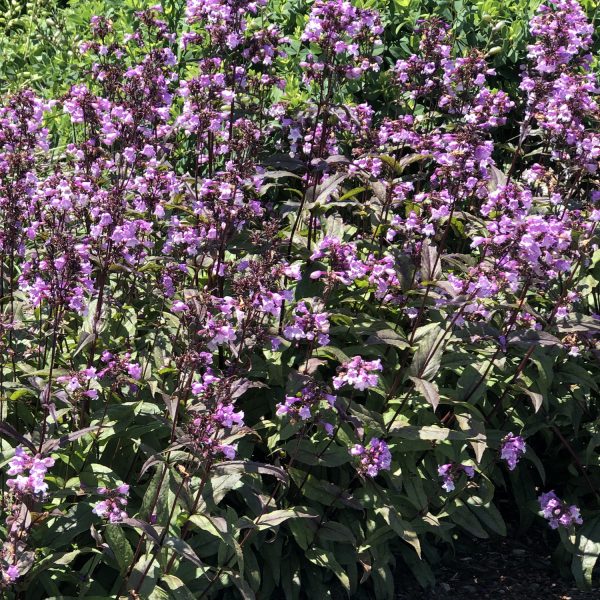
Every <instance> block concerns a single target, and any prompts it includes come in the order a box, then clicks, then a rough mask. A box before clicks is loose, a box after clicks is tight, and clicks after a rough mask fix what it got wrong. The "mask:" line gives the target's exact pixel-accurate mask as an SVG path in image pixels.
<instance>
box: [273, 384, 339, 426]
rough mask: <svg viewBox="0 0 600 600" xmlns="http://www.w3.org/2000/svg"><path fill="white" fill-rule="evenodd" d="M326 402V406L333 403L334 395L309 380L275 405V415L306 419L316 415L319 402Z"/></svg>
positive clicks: (292, 418) (330, 405) (293, 419)
mask: <svg viewBox="0 0 600 600" xmlns="http://www.w3.org/2000/svg"><path fill="white" fill-rule="evenodd" d="M325 402H326V403H327V406H328V407H330V408H331V407H333V406H334V404H335V396H333V395H331V394H328V393H327V392H326V391H325V389H324V388H323V387H322V386H320V385H318V384H317V383H315V382H314V381H311V382H310V383H309V384H308V385H306V386H304V387H303V388H302V390H300V391H299V392H298V393H297V394H295V395H294V396H286V397H285V402H283V403H281V404H278V405H277V410H276V412H275V414H276V415H278V416H280V417H282V416H284V415H286V416H288V417H289V418H290V419H291V420H292V421H296V420H298V419H301V420H302V421H306V420H308V419H310V418H312V417H315V416H316V411H317V410H319V407H320V405H321V404H325Z"/></svg>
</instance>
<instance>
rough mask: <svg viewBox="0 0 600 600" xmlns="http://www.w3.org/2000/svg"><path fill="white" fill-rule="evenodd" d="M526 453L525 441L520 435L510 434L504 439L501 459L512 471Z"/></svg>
mask: <svg viewBox="0 0 600 600" xmlns="http://www.w3.org/2000/svg"><path fill="white" fill-rule="evenodd" d="M526 451H527V446H526V444H525V440H524V439H523V438H522V437H521V436H520V435H513V434H512V433H509V434H508V435H506V436H505V437H504V438H503V439H502V446H501V449H500V458H502V459H503V460H505V461H506V462H507V464H508V468H509V470H510V471H512V470H514V468H515V467H516V466H517V463H518V462H519V459H520V458H521V456H523V454H525V452H526Z"/></svg>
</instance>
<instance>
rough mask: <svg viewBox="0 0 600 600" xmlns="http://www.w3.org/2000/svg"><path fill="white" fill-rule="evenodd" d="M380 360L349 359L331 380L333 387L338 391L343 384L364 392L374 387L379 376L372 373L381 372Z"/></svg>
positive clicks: (356, 357)
mask: <svg viewBox="0 0 600 600" xmlns="http://www.w3.org/2000/svg"><path fill="white" fill-rule="evenodd" d="M382 370H383V367H382V366H381V360H380V359H376V360H371V361H368V360H364V359H363V358H361V357H360V356H355V357H353V358H351V359H350V360H349V361H348V362H346V363H344V364H343V365H342V366H341V367H340V370H339V372H338V375H337V376H336V377H334V378H333V387H334V388H335V389H336V390H339V389H340V388H341V387H342V386H343V385H344V384H347V385H349V386H351V387H353V388H355V389H357V390H361V391H363V390H366V389H367V388H369V387H374V386H376V385H377V383H378V381H379V376H378V375H377V374H375V373H373V371H382Z"/></svg>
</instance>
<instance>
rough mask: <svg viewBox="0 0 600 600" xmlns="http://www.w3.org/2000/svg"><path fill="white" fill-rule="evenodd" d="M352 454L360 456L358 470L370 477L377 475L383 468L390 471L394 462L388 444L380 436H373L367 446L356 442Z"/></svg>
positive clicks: (351, 450)
mask: <svg viewBox="0 0 600 600" xmlns="http://www.w3.org/2000/svg"><path fill="white" fill-rule="evenodd" d="M350 454H351V455H352V456H357V457H359V465H358V472H359V473H360V474H361V475H368V476H369V477H376V476H377V475H378V473H379V471H382V470H383V471H389V469H390V465H391V463H392V455H391V453H390V450H389V448H388V445H387V444H386V443H385V442H384V441H383V440H380V439H378V438H371V441H370V442H369V444H368V445H367V446H363V445H361V444H355V445H354V446H353V447H352V448H351V449H350Z"/></svg>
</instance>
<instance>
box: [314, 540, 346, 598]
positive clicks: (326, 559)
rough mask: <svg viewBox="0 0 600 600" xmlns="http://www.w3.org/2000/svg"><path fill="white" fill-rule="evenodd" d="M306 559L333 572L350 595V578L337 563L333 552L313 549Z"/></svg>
mask: <svg viewBox="0 0 600 600" xmlns="http://www.w3.org/2000/svg"><path fill="white" fill-rule="evenodd" d="M306 558H307V559H308V560H310V562H312V563H313V564H315V565H317V566H318V567H323V568H325V569H329V570H330V571H332V572H333V573H334V574H335V576H336V577H337V578H338V579H339V580H340V583H341V584H342V586H344V589H345V590H346V591H347V592H348V593H350V578H349V577H348V575H346V571H344V569H342V566H341V565H340V564H339V563H338V562H337V560H336V559H335V556H334V554H333V552H329V551H327V550H323V549H322V548H311V549H310V550H309V551H308V552H307V553H306Z"/></svg>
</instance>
